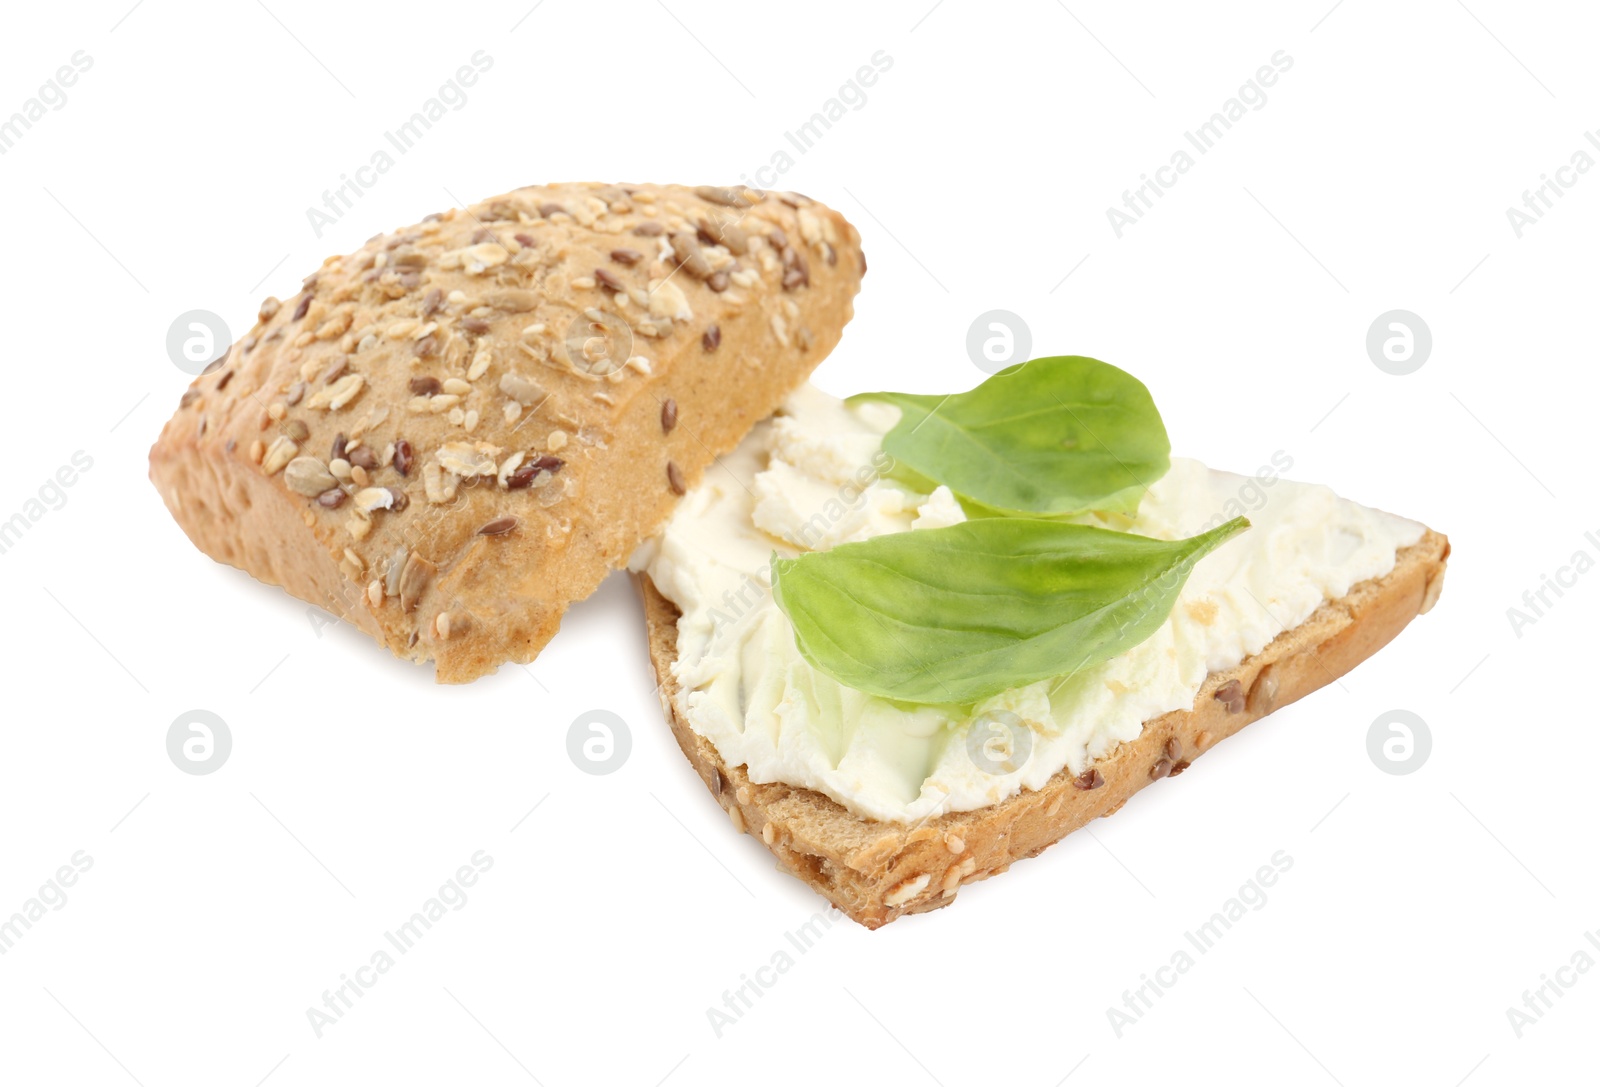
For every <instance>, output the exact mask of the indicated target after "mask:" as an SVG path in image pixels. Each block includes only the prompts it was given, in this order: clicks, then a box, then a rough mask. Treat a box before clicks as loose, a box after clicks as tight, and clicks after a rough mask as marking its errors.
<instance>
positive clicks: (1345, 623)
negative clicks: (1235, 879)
mask: <svg viewBox="0 0 1600 1087" xmlns="http://www.w3.org/2000/svg"><path fill="white" fill-rule="evenodd" d="M1449 554H1450V545H1449V542H1448V541H1447V540H1446V539H1445V538H1444V537H1443V536H1441V535H1439V534H1438V533H1436V532H1432V531H1428V532H1426V533H1425V534H1424V535H1423V537H1422V539H1421V540H1419V541H1418V542H1417V543H1415V544H1413V545H1412V546H1410V547H1407V548H1404V549H1402V550H1401V551H1400V553H1399V554H1398V555H1397V556H1396V559H1395V566H1394V569H1393V570H1392V571H1391V572H1390V573H1389V574H1387V575H1386V576H1384V577H1381V578H1375V579H1373V580H1371V581H1365V582H1362V583H1361V584H1360V585H1357V586H1356V587H1355V588H1353V589H1352V590H1351V591H1350V592H1349V594H1348V595H1346V596H1344V597H1343V598H1341V599H1339V600H1335V601H1330V602H1328V603H1325V604H1323V605H1322V607H1320V608H1318V609H1317V611H1316V612H1315V613H1313V614H1312V616H1311V618H1309V619H1307V620H1306V621H1305V622H1304V623H1302V624H1301V625H1300V626H1298V627H1295V628H1294V629H1293V630H1288V631H1285V632H1283V633H1282V634H1279V635H1278V637H1277V638H1275V639H1274V640H1273V641H1272V643H1271V644H1269V645H1268V646H1267V647H1266V648H1265V649H1263V650H1262V651H1261V652H1259V653H1257V654H1255V655H1254V656H1252V657H1249V658H1247V659H1246V660H1245V661H1244V662H1243V663H1241V664H1240V665H1239V666H1238V667H1237V668H1232V669H1229V670H1228V671H1226V672H1214V673H1212V674H1211V675H1210V676H1208V677H1207V678H1206V682H1205V684H1204V685H1203V686H1202V687H1201V688H1200V693H1199V695H1197V696H1196V698H1195V704H1194V708H1193V709H1192V710H1180V711H1175V712H1173V713H1168V714H1165V715H1163V716H1161V717H1158V718H1156V719H1154V720H1152V721H1147V722H1145V726H1144V731H1143V732H1142V733H1141V734H1140V736H1139V738H1138V739H1137V740H1133V741H1131V742H1129V743H1125V744H1123V745H1122V746H1120V747H1118V748H1117V749H1116V750H1115V751H1114V752H1113V753H1112V754H1111V755H1110V756H1108V757H1106V758H1104V759H1101V760H1100V761H1099V762H1097V763H1095V765H1094V767H1093V769H1092V770H1091V771H1090V772H1089V773H1088V774H1086V775H1085V776H1084V778H1076V779H1075V778H1074V776H1073V775H1072V774H1071V773H1070V772H1069V771H1067V770H1062V771H1061V772H1060V773H1058V774H1056V775H1055V777H1053V778H1051V779H1050V781H1049V782H1048V783H1047V784H1046V785H1045V786H1044V788H1042V789H1039V790H1037V791H1033V792H1023V793H1019V794H1018V795H1016V796H1013V797H1011V798H1010V799H1009V800H1005V801H1002V802H1001V803H999V804H995V805H992V806H990V807H987V808H981V809H978V810H976V811H966V812H953V813H950V814H948V815H942V816H940V817H938V818H936V819H932V820H929V821H927V822H924V823H921V824H916V825H905V824H899V823H887V822H878V821H876V820H871V819H865V818H862V817H861V816H858V815H855V814H852V813H851V812H849V811H847V810H846V809H845V808H844V807H842V806H841V805H839V804H837V803H835V802H834V801H833V800H831V799H829V798H828V797H826V796H823V795H822V794H821V793H818V792H815V791H812V790H810V789H803V788H796V787H794V786H790V785H784V784H767V785H757V784H753V783H751V781H750V779H749V777H748V775H746V773H745V768H744V767H742V766H728V765H727V764H726V763H724V762H723V761H722V758H721V756H720V755H718V753H717V750H716V748H715V747H714V746H713V745H712V743H711V742H710V741H709V740H707V739H706V738H705V737H703V736H701V735H700V734H699V733H697V732H695V731H694V730H693V729H692V728H691V727H690V726H689V723H688V720H687V718H686V717H685V716H684V713H683V709H682V702H681V698H680V694H681V692H680V690H679V688H678V685H677V682H676V681H675V680H674V679H673V677H672V663H673V662H674V661H675V660H676V659H677V655H678V650H677V644H678V637H677V634H678V630H677V622H678V609H677V608H676V607H675V606H674V605H673V604H672V602H671V601H669V600H667V599H666V598H665V597H664V596H662V595H661V594H660V593H659V592H657V591H656V588H655V586H654V584H652V583H651V581H650V579H649V577H648V576H645V575H642V574H641V575H640V576H639V585H640V591H641V592H642V594H643V596H644V602H645V619H646V623H647V626H648V628H649V638H650V659H651V661H652V662H653V664H654V665H655V670H656V677H657V679H658V680H659V682H660V688H659V689H660V693H661V705H662V710H663V712H665V713H666V715H667V717H668V719H669V721H670V722H671V724H672V731H673V734H674V735H675V736H676V737H677V739H678V746H679V747H681V748H682V749H683V753H684V754H685V755H686V756H688V759H689V761H690V763H692V764H693V765H694V768H695V770H696V771H697V772H698V773H699V774H700V778H701V780H702V781H704V782H705V783H706V787H707V788H709V789H710V790H711V792H712V794H713V795H715V796H716V797H717V802H718V803H719V804H721V805H722V807H723V808H724V809H725V810H726V811H727V812H728V814H729V817H730V818H731V819H732V821H733V824H734V827H735V828H736V829H738V830H741V831H745V830H748V831H749V832H750V833H751V834H753V835H756V836H757V837H759V838H761V840H762V841H763V842H764V843H766V846H767V848H768V849H770V850H771V851H772V853H773V855H774V856H776V857H777V858H778V861H779V863H780V864H781V865H782V866H783V867H784V868H785V869H787V870H788V871H789V872H791V873H793V874H794V875H796V876H798V877H799V878H800V879H803V880H805V881H806V882H807V883H809V884H810V885H811V886H812V887H813V888H815V889H816V890H817V891H818V892H819V893H820V894H822V895H823V896H824V897H826V898H828V899H829V900H830V901H832V902H833V903H834V904H835V905H836V906H838V907H839V909H841V910H842V911H844V912H845V913H846V914H848V915H849V916H850V917H851V918H853V919H854V920H856V921H859V922H860V923H861V924H863V925H866V926H867V927H868V928H878V927H879V926H881V925H886V924H888V923H889V922H890V921H893V920H895V919H896V918H897V917H901V916H903V915H905V914H908V913H921V912H924V911H926V910H932V909H937V908H939V907H940V906H945V905H948V904H949V903H950V902H951V901H952V900H953V899H954V898H955V895H956V892H957V890H959V888H960V887H961V886H962V885H964V884H968V883H974V882H976V881H978V880H980V879H987V878H988V877H990V876H993V875H998V874H999V873H1001V872H1004V871H1005V870H1006V869H1007V868H1009V867H1010V866H1011V863H1012V862H1013V861H1017V860H1021V859H1023V858H1025V857H1033V856H1037V855H1038V854H1039V853H1040V852H1041V851H1043V850H1044V849H1045V847H1047V846H1049V845H1051V844H1053V843H1055V842H1057V841H1059V840H1060V839H1061V838H1063V837H1065V836H1066V835H1067V834H1068V833H1070V832H1071V831H1074V830H1077V829H1078V828H1079V827H1082V826H1084V825H1085V824H1087V823H1088V822H1089V821H1090V820H1092V819H1095V818H1098V817H1101V816H1106V815H1111V814H1112V813H1114V812H1115V811H1117V809H1119V808H1121V807H1122V805H1123V804H1124V803H1126V802H1127V800H1128V798H1129V797H1130V796H1132V795H1133V794H1134V793H1136V792H1138V791H1139V790H1140V789H1142V788H1144V787H1145V786H1146V785H1149V784H1150V783H1151V782H1153V781H1157V780H1160V779H1161V778H1163V777H1169V776H1176V775H1177V774H1178V773H1181V772H1182V771H1183V770H1185V769H1187V768H1188V766H1189V764H1190V762H1192V761H1193V760H1194V759H1196V758H1199V757H1200V755H1202V754H1203V753H1205V752H1206V751H1208V750H1210V749H1211V748H1212V747H1213V746H1214V745H1215V744H1216V743H1217V741H1219V740H1221V739H1224V738H1225V737H1228V736H1231V735H1233V734H1234V733H1235V732H1238V731H1239V730H1240V729H1241V728H1243V727H1244V726H1245V725H1247V724H1249V723H1250V722H1251V721H1255V720H1258V719H1259V718H1261V717H1264V716H1266V715H1267V714H1268V713H1271V712H1272V711H1273V710H1274V709H1276V708H1278V707H1280V706H1285V705H1288V704H1289V703H1290V702H1293V701H1295V700H1296V699H1299V698H1302V697H1304V696H1305V695H1308V694H1310V693H1311V692H1312V691H1315V690H1316V689H1317V688H1319V687H1321V686H1323V685H1324V684H1327V683H1331V682H1333V681H1334V680H1335V679H1336V678H1338V677H1339V676H1341V675H1343V674H1344V673H1346V672H1348V671H1349V670H1350V669H1352V668H1354V667H1355V666H1356V665H1357V664H1359V663H1361V662H1362V661H1363V660H1365V659H1366V658H1368V657H1370V656H1371V655H1372V654H1373V653H1375V652H1377V651H1378V650H1379V649H1381V648H1382V647H1383V646H1384V645H1385V644H1387V643H1388V642H1389V640H1390V639H1391V638H1393V637H1394V636H1395V635H1396V634H1398V633H1399V632H1400V630H1401V629H1402V628H1404V627H1405V625H1406V624H1407V623H1409V622H1410V621H1411V619H1412V618H1413V617H1414V616H1416V615H1418V614H1420V613H1421V612H1425V611H1427V610H1428V609H1429V608H1431V607H1432V606H1433V604H1434V602H1435V601H1436V600H1437V599H1438V594H1439V589H1440V587H1441V586H1442V584H1443V580H1444V570H1445V560H1446V559H1447V558H1448V557H1449ZM1235 685H1237V686H1235ZM1096 779H1098V781H1096Z"/></svg>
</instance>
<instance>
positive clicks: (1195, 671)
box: [632, 357, 1450, 928]
mask: <svg viewBox="0 0 1600 1087" xmlns="http://www.w3.org/2000/svg"><path fill="white" fill-rule="evenodd" d="M721 463H722V466H723V467H724V468H725V469H726V471H719V472H716V473H713V474H710V475H708V476H707V477H706V479H705V481H704V482H703V483H701V484H700V486H698V487H696V488H695V489H693V490H692V491H690V493H689V494H688V496H687V497H686V498H685V499H684V501H683V502H682V503H681V504H680V506H679V507H678V509H677V511H676V512H675V513H674V514H673V516H672V518H671V520H670V521H669V522H668V523H667V527H666V530H665V531H664V532H663V533H662V534H661V536H660V537H659V538H657V539H655V540H653V541H651V542H650V543H649V544H647V545H646V546H645V547H643V548H642V549H641V550H640V552H639V553H638V554H637V555H636V556H635V558H634V560H633V563H632V565H633V567H634V569H635V570H637V571H638V572H639V573H640V574H641V583H642V587H643V591H644V597H645V604H646V614H647V619H648V623H649V639H650V651H651V656H652V659H653V661H654V664H655V667H656V670H657V675H658V678H659V681H660V692H661V700H662V705H663V708H664V710H665V712H666V714H667V716H668V717H669V718H670V720H671V723H672V728H673V730H674V732H675V734H676V736H677V739H678V742H679V744H680V746H681V747H682V748H683V751H684V753H685V754H686V755H687V756H688V758H689V760H690V762H691V763H693V765H694V767H695V769H696V770H698V771H699V773H700V776H701V778H702V779H703V780H704V782H705V784H706V785H707V787H708V788H709V789H710V790H711V792H712V794H713V795H714V796H715V797H716V798H717V802H718V803H719V804H721V805H722V806H723V807H724V809H726V810H727V812H728V814H729V816H730V817H731V819H732V822H733V825H734V826H735V827H736V828H737V829H739V830H742V831H748V832H749V833H751V834H754V835H759V836H760V838H761V840H762V841H763V842H764V843H765V844H766V845H767V847H768V848H769V849H770V850H771V851H772V853H773V854H774V855H775V856H776V857H777V858H778V860H779V862H780V863H781V864H782V865H783V866H784V867H785V868H786V869H787V870H788V871H790V872H792V873H793V874H795V875H796V876H798V877H799V878H801V879H803V880H805V881H806V882H807V883H809V884H811V886H813V887H814V888H816V889H817V890H818V891H819V892H821V893H822V894H823V895H825V896H826V897H827V898H828V899H830V900H831V901H832V902H833V903H834V904H835V905H837V906H838V907H839V909H841V910H843V911H844V912H845V913H847V914H848V915H849V916H851V917H852V918H854V919H855V920H857V921H859V922H861V923H862V924H865V925H868V926H870V927H873V928H876V927H878V926H880V925H883V924H886V923H888V922H889V921H892V920H894V919H895V918H897V917H900V916H902V915H904V914H906V913H915V912H921V911H924V910H930V909H934V908H937V907H940V906H944V905H947V904H949V903H950V902H951V901H952V900H953V899H954V897H955V896H956V894H957V892H958V891H959V890H960V888H961V887H962V886H963V885H965V884H969V883H972V882H975V881H977V880H981V879H986V878H988V877H989V876H992V875H995V874H997V873H1000V872H1003V871H1005V870H1006V869H1007V867H1009V866H1010V865H1011V864H1012V863H1013V862H1014V861H1017V860H1020V859H1022V858H1024V857H1032V856H1034V855H1036V854H1037V853H1039V852H1040V851H1041V850H1043V849H1044V848H1045V847H1046V846H1048V845H1050V844H1051V843H1053V842H1055V841H1057V840H1059V839H1060V838H1061V837H1062V836H1064V835H1065V834H1067V833H1068V832H1070V831H1072V830H1075V829H1077V828H1078V827H1081V826H1083V825H1084V824H1085V823H1087V822H1088V821H1089V820H1091V819H1093V818H1095V817H1097V816H1103V815H1109V814H1111V813H1113V812H1115V811H1116V810H1117V809H1118V808H1120V807H1121V806H1122V805H1123V803H1125V802H1126V801H1127V799H1128V798H1129V797H1130V796H1131V795H1133V793H1135V792H1137V791H1138V790H1139V789H1142V788H1144V787H1145V786H1146V785H1149V784H1151V783H1153V782H1156V781H1160V780H1162V779H1165V778H1168V777H1173V776H1176V775H1177V774H1179V773H1181V772H1183V771H1184V770H1185V769H1187V768H1188V766H1189V765H1190V763H1191V762H1192V761H1193V760H1194V759H1196V758H1198V757H1199V756H1200V755H1201V754H1203V753H1205V752H1206V751H1208V750H1210V749H1211V747H1213V746H1214V745H1215V744H1216V743H1217V742H1218V741H1219V740H1221V739H1223V738H1225V737H1227V736H1229V735H1232V734H1233V733H1234V732H1237V731H1238V730H1239V729H1240V728H1242V727H1244V726H1245V725H1246V724H1248V723H1249V722H1251V721H1254V720H1257V719H1259V718H1261V717H1263V716H1265V715H1266V714H1269V713H1271V712H1272V711H1273V710H1274V709H1275V708H1277V707H1280V706H1283V705H1286V704H1287V703H1289V702H1293V701H1294V700H1295V699H1298V698H1301V697H1303V696H1304V695H1306V694H1308V693H1310V692H1311V691H1314V690H1316V689H1317V688H1319V687H1321V686H1323V685H1324V684H1327V683H1330V682H1332V681H1333V680H1334V679H1335V678H1336V677H1338V676H1340V675H1342V674H1343V673H1345V672H1347V671H1348V670H1350V669H1351V668H1353V667H1354V666H1355V665H1356V664H1358V663H1359V662H1361V661H1362V660H1364V659H1365V658H1366V657H1368V656H1370V655H1371V654H1372V653H1373V652H1375V651H1376V650H1377V649H1379V648H1380V647H1381V646H1383V645H1384V644H1385V643H1386V642H1388V641H1389V640H1390V639H1391V638H1393V637H1394V636H1395V635H1396V634H1397V633H1398V632H1399V631H1400V629H1401V628H1402V627H1404V626H1405V625H1406V624H1407V623H1408V622H1409V621H1410V620H1411V619H1412V617H1413V616H1415V615H1417V614H1419V613H1422V612H1426V611H1427V610H1428V609H1429V608H1431V607H1432V606H1433V604H1434V602H1435V601H1436V600H1437V599H1438V596H1439V592H1440V589H1441V587H1442V584H1443V579H1444V567H1445V559H1446V558H1447V556H1448V555H1449V550H1450V548H1449V544H1448V542H1447V541H1446V540H1445V538H1444V537H1443V536H1441V535H1439V534H1438V533H1436V532H1433V531H1430V530H1429V529H1427V528H1426V527H1424V526H1423V525H1421V524H1418V523H1416V522H1414V521H1409V520H1405V519H1403V518H1400V517H1396V516H1393V515H1390V514H1387V513H1382V512H1380V511H1378V510H1374V509H1369V508H1366V507H1364V506H1360V505H1357V504H1355V503H1353V502H1349V501H1346V500H1345V499H1342V498H1340V497H1338V496H1337V495H1335V494H1334V493H1333V492H1332V491H1330V490H1329V489H1327V488H1326V487H1321V486H1312V485H1308V484H1303V483H1294V482H1290V481H1288V480H1286V479H1283V478H1281V477H1280V476H1279V475H1278V472H1279V471H1280V470H1281V469H1282V467H1284V466H1283V465H1281V464H1280V465H1277V466H1275V467H1274V466H1269V467H1267V468H1264V469H1263V470H1262V471H1260V472H1258V473H1256V474H1255V475H1253V476H1239V475H1232V474H1229V473H1226V472H1219V471H1213V470H1212V469H1210V468H1207V467H1206V466H1204V465H1202V464H1200V463H1198V462H1196V461H1192V460H1181V459H1171V458H1170V457H1169V448H1168V442H1167V434H1166V430H1165V428H1164V427H1163V425H1162V422H1161V417H1160V415H1159V414H1158V413H1157V411H1156V408H1155V405H1154V404H1153V402H1152V400H1151V397H1150V394H1149V392H1148V391H1147V390H1146V389H1145V387H1144V386H1143V385H1142V384H1141V383H1140V382H1138V381H1137V380H1135V379H1134V378H1132V377H1131V376H1129V375H1128V374H1126V373H1124V372H1122V371H1121V370H1118V369H1116V368H1115V367H1112V366H1109V365H1107V364H1105V363H1102V362H1099V361H1096V360H1094V359H1089V358H1082V357H1056V358H1042V359H1036V360H1034V361H1032V362H1028V363H1025V364H1023V365H1020V366H1015V367H1012V368H1010V369H1008V370H1005V371H1002V372H1001V373H999V374H997V375H995V376H994V377H992V378H990V379H989V380H987V381H985V382H984V383H983V384H982V385H980V386H979V387H977V388H976V389H973V390H971V391H970V392H965V393H959V394H955V395H951V396H913V395H906V394H899V393H879V394H869V395H864V396H858V397H854V398H852V399H851V400H849V401H845V402H841V401H838V400H835V399H833V398H832V397H829V396H827V395H825V394H823V393H821V392H819V391H817V390H815V389H814V388H811V387H807V388H805V389H802V390H801V391H800V392H798V393H796V394H795V395H794V396H793V397H791V398H790V399H789V400H788V401H787V402H786V403H785V404H784V406H783V408H782V409H781V410H780V411H779V412H778V413H777V414H776V415H775V416H774V417H773V418H772V419H770V420H768V421H766V422H763V423H762V424H760V425H759V426H758V427H756V429H755V430H754V431H753V432H752V433H751V434H750V436H749V437H748V438H746V439H745V440H744V442H743V443H742V444H741V445H740V446H739V448H738V449H737V450H736V451H735V452H734V453H733V454H732V455H731V456H729V457H726V458H724V459H723V460H722V462H721ZM1246 513H1248V519H1246V517H1245V516H1244V515H1245V514H1246Z"/></svg>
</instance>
